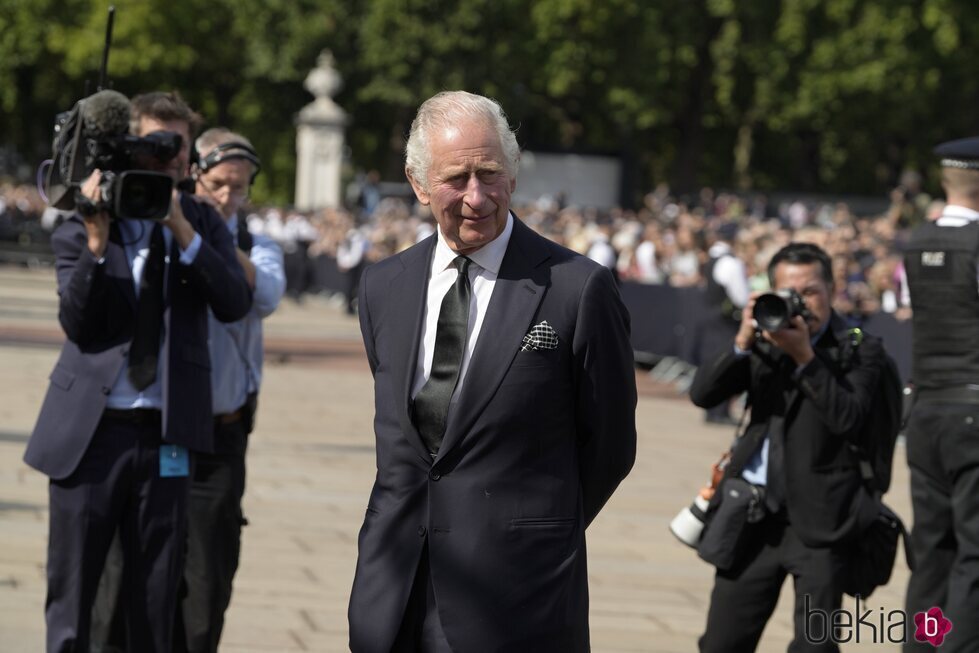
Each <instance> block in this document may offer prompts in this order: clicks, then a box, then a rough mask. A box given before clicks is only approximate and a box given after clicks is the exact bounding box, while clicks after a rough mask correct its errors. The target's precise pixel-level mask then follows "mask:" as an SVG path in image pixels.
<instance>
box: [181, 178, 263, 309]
mask: <svg viewBox="0 0 979 653" xmlns="http://www.w3.org/2000/svg"><path fill="white" fill-rule="evenodd" d="M184 197H186V199H185V200H184V204H183V209H184V213H185V214H187V215H188V217H189V215H190V213H191V212H193V213H194V214H195V215H196V216H197V224H196V225H195V226H196V227H197V232H198V233H199V234H200V235H201V239H202V241H203V242H201V248H200V250H199V251H198V252H197V256H195V257H194V261H193V263H191V264H190V265H187V266H183V265H182V266H181V267H183V268H185V269H186V270H188V271H189V277H190V279H191V280H192V281H193V283H194V287H195V288H197V290H198V292H200V293H201V294H202V295H203V296H204V298H205V300H206V301H207V303H208V305H209V306H210V307H211V311H213V313H214V317H216V318H217V319H218V320H219V321H221V322H235V321H237V320H240V319H241V318H243V317H245V315H247V314H248V311H249V310H250V309H251V307H252V293H251V289H250V288H249V287H248V281H247V280H246V279H245V271H244V270H242V269H241V264H240V263H238V257H237V255H236V254H235V244H234V241H233V240H232V238H231V232H230V231H228V228H227V227H226V226H225V224H224V221H223V220H221V217H220V216H219V215H218V214H217V213H216V212H215V211H214V209H212V208H211V207H209V206H206V205H203V204H200V203H198V202H197V201H196V200H194V199H193V198H190V197H188V196H184ZM188 207H192V208H188Z"/></svg>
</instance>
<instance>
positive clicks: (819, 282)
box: [773, 262, 833, 335]
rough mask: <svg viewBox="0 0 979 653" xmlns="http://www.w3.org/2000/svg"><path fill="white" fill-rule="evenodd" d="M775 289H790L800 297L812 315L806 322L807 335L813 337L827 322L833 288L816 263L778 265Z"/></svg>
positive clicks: (831, 305) (776, 267) (775, 275)
mask: <svg viewBox="0 0 979 653" xmlns="http://www.w3.org/2000/svg"><path fill="white" fill-rule="evenodd" d="M773 276H774V277H775V288H776V289H777V290H787V289H789V288H792V289H793V290H795V291H796V292H797V293H799V294H800V295H801V296H802V299H803V301H805V304H806V308H808V309H809V312H810V313H811V314H812V315H811V317H810V318H809V319H808V320H807V323H808V326H809V333H810V334H811V335H815V334H817V333H819V331H820V330H821V329H822V328H823V326H824V325H825V324H826V323H827V322H829V318H830V312H831V311H832V307H833V287H832V286H831V285H830V284H828V283H826V280H825V279H823V275H822V266H821V265H820V264H819V263H818V262H816V263H779V264H778V265H776V266H775V273H774V275H773Z"/></svg>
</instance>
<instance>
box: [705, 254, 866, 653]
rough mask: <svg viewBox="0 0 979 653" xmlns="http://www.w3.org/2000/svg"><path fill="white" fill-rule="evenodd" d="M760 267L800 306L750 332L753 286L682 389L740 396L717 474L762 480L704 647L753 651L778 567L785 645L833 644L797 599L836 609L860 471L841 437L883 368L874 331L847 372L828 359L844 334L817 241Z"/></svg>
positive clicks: (718, 593) (771, 604)
mask: <svg viewBox="0 0 979 653" xmlns="http://www.w3.org/2000/svg"><path fill="white" fill-rule="evenodd" d="M768 276H769V280H770V281H771V284H772V287H773V288H776V289H779V290H788V289H791V290H794V291H795V292H797V293H798V294H799V295H800V296H801V301H802V302H803V303H804V309H803V310H801V311H799V314H795V315H793V316H792V317H791V320H790V322H789V324H788V326H786V327H785V328H781V329H778V330H776V331H764V332H762V333H761V337H760V338H759V337H758V336H757V335H756V325H755V320H754V310H755V306H756V300H757V299H758V297H759V293H754V294H752V296H751V299H750V300H749V302H748V304H747V305H746V306H745V310H744V314H743V317H742V320H741V325H740V328H739V330H738V333H737V335H736V337H735V339H734V343H733V346H731V347H730V349H729V350H728V351H727V352H723V353H722V354H721V355H720V356H719V357H717V358H716V359H715V360H713V361H708V362H706V363H705V364H703V365H702V366H701V367H700V368H699V369H698V370H697V374H696V377H695V379H694V382H693V385H692V387H691V389H690V396H691V398H692V399H693V402H694V403H695V404H696V405H698V406H700V407H707V406H713V405H716V404H717V403H718V402H719V401H721V400H723V399H727V398H729V397H733V396H736V395H739V394H741V393H743V392H747V393H748V398H749V402H750V405H751V419H750V422H749V424H748V426H747V428H746V429H745V432H744V434H743V435H742V437H740V438H739V439H738V440H737V442H736V443H735V445H734V448H733V451H732V454H731V461H730V464H729V465H728V467H727V469H726V471H725V478H737V477H741V478H743V479H745V480H746V481H748V482H749V483H752V484H754V485H756V486H760V487H762V488H764V491H763V492H762V493H761V494H762V496H764V511H763V512H762V514H763V516H762V517H761V519H760V520H759V521H757V522H755V523H750V524H748V525H747V526H745V529H744V531H743V532H742V533H741V537H740V539H739V540H738V546H737V548H736V549H735V550H736V555H735V558H734V562H733V564H732V565H731V567H730V568H728V569H723V570H722V569H718V570H717V573H716V576H715V582H714V590H713V592H712V594H711V606H710V612H709V614H708V616H707V628H706V631H705V633H704V635H703V636H702V637H701V638H700V642H699V644H700V650H701V651H704V652H721V651H723V652H724V653H739V652H747V651H754V650H755V647H756V646H757V644H758V640H759V638H760V637H761V633H762V630H763V629H764V627H765V623H766V622H767V621H768V618H769V617H770V616H771V614H772V611H773V610H774V609H775V605H776V602H777V601H778V596H779V592H780V590H781V587H782V583H783V581H784V580H785V577H786V576H787V575H789V574H791V575H792V577H793V579H794V581H795V637H794V639H793V641H792V643H791V645H790V646H789V651H792V652H795V651H837V650H838V648H837V647H836V645H835V644H834V643H833V642H832V638H831V637H827V636H826V633H823V632H818V633H815V632H814V633H812V636H813V639H818V640H825V641H826V642H827V643H825V644H823V645H815V644H812V643H810V642H809V641H807V637H806V632H805V627H806V624H805V612H804V610H805V604H804V600H806V598H807V597H808V607H809V609H810V610H817V609H819V610H825V611H826V612H827V613H831V612H832V611H833V610H835V609H838V608H839V607H840V604H841V600H842V580H843V576H842V574H843V567H844V563H845V561H846V557H847V546H846V545H847V544H848V542H849V540H850V539H851V538H852V537H853V535H854V529H855V528H856V522H857V519H858V515H860V514H864V511H863V510H862V507H863V505H864V503H865V502H864V501H863V498H864V494H863V493H860V492H858V490H859V489H860V486H861V477H860V473H859V471H858V470H857V468H856V465H855V463H854V461H853V458H852V453H851V452H850V450H849V448H848V445H847V443H848V439H851V438H855V437H856V436H857V435H858V434H859V432H860V429H861V427H862V425H863V424H864V422H865V421H866V420H867V419H868V414H869V413H870V412H871V409H872V408H871V407H872V403H873V395H874V391H875V389H876V388H877V381H878V377H879V374H880V370H881V369H882V366H883V365H884V358H883V348H882V345H881V343H880V340H878V339H876V338H873V337H871V336H865V337H864V338H863V342H862V344H860V346H859V352H858V353H857V354H856V355H854V356H852V361H851V365H850V366H849V367H848V369H846V370H843V369H841V367H840V366H839V365H838V363H837V361H839V360H840V352H841V349H842V348H843V347H845V345H846V343H847V342H849V336H850V332H849V330H848V329H847V327H846V325H845V324H844V322H843V320H842V319H841V318H840V317H839V316H838V315H837V314H836V313H835V312H834V311H833V309H832V307H831V301H832V297H833V275H832V264H831V261H830V259H829V256H828V255H827V254H826V253H825V252H824V251H823V250H822V249H820V248H819V247H816V246H815V245H810V244H804V243H793V244H790V245H787V246H786V247H783V248H782V249H781V250H779V251H778V252H777V253H776V254H775V256H774V257H773V258H772V260H771V262H770V263H769V266H768ZM800 308H801V307H800ZM721 494H722V493H718V494H717V495H715V497H716V498H717V499H720V496H721ZM708 528H709V526H708Z"/></svg>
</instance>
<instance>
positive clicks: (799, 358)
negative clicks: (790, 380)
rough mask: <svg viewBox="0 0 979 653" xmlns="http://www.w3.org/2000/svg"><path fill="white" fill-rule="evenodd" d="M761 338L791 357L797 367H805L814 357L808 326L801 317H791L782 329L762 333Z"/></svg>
mask: <svg viewBox="0 0 979 653" xmlns="http://www.w3.org/2000/svg"><path fill="white" fill-rule="evenodd" d="M762 337H764V338H765V340H767V341H768V342H770V343H772V344H773V345H775V346H776V347H778V348H779V349H781V350H782V351H784V352H785V353H786V354H788V355H789V356H791V357H792V360H794V361H795V362H796V364H797V365H805V364H807V363H808V362H809V361H811V360H812V359H813V358H815V357H816V354H815V353H814V352H813V350H812V343H811V342H810V341H809V338H810V336H809V326H808V325H807V324H806V320H805V319H804V318H803V317H802V316H801V315H796V316H795V317H793V318H792V321H791V322H790V324H789V326H787V327H785V328H784V329H779V330H778V331H765V332H763V333H762Z"/></svg>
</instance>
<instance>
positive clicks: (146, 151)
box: [45, 90, 181, 220]
mask: <svg viewBox="0 0 979 653" xmlns="http://www.w3.org/2000/svg"><path fill="white" fill-rule="evenodd" d="M180 146H181V137H180V135H179V134H175V133H172V132H157V133H154V134H150V135H149V136H146V137H144V138H140V137H137V136H132V135H130V134H129V100H128V99H127V98H126V96H124V95H122V94H121V93H118V92H116V91H110V90H105V91H99V92H98V93H95V94H93V95H90V96H89V97H87V98H83V99H82V100H79V101H78V102H77V103H76V104H75V106H74V107H73V108H72V109H71V110H70V111H66V112H63V113H60V114H58V116H57V118H56V120H55V125H54V143H53V150H54V154H53V157H52V158H53V162H52V164H51V167H50V168H49V170H48V175H47V179H46V182H45V192H46V194H47V196H48V201H49V202H50V204H51V206H53V207H55V208H58V209H63V210H70V209H75V208H77V209H78V210H79V211H80V212H82V213H94V212H95V211H100V210H105V211H108V213H109V215H111V216H112V217H114V218H119V219H136V220H160V219H162V218H164V217H166V215H167V213H168V212H169V210H170V197H171V192H172V190H173V180H172V179H171V178H170V176H169V175H166V174H163V173H160V172H154V171H153V170H150V169H147V168H152V167H157V166H159V165H160V164H165V163H166V162H168V161H170V160H171V159H173V158H174V157H175V156H177V154H178V153H179V152H180ZM96 168H97V169H99V170H101V171H102V181H101V184H100V190H101V191H102V193H101V194H102V199H101V201H100V202H99V204H98V205H94V204H93V203H92V202H91V201H89V200H88V198H86V197H84V196H83V195H82V193H81V188H80V187H81V183H82V182H83V181H84V180H85V179H86V178H87V177H88V176H89V175H90V174H91V173H92V171H93V170H95V169H96Z"/></svg>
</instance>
